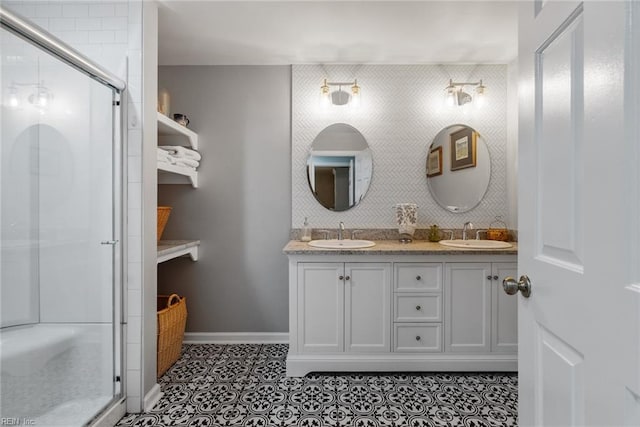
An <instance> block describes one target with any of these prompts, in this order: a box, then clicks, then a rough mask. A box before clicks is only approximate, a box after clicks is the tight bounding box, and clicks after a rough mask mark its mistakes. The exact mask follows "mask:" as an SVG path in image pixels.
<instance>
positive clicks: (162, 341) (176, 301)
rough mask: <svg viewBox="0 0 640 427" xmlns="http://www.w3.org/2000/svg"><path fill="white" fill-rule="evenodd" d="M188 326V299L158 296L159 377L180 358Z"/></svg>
mask: <svg viewBox="0 0 640 427" xmlns="http://www.w3.org/2000/svg"><path fill="white" fill-rule="evenodd" d="M186 324H187V299H186V298H185V297H182V298H180V296H178V294H171V295H158V377H161V376H162V375H163V374H164V373H165V372H166V371H167V369H169V368H170V367H171V366H172V365H173V364H174V363H176V361H177V360H178V359H179V358H180V350H181V349H182V339H183V338H184V328H185V326H186Z"/></svg>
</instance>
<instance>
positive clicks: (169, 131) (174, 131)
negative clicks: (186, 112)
mask: <svg viewBox="0 0 640 427" xmlns="http://www.w3.org/2000/svg"><path fill="white" fill-rule="evenodd" d="M156 114H157V115H158V139H159V142H160V143H161V144H160V145H184V143H185V142H186V143H187V144H189V146H190V147H191V148H193V149H194V150H198V134H197V133H195V132H194V131H192V130H191V129H189V128H187V127H186V126H182V125H180V124H178V123H177V122H176V121H175V120H171V119H170V118H169V117H167V116H165V115H164V114H162V113H156Z"/></svg>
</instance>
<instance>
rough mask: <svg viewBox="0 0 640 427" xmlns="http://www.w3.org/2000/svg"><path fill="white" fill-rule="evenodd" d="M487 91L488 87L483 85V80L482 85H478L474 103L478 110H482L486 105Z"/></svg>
mask: <svg viewBox="0 0 640 427" xmlns="http://www.w3.org/2000/svg"><path fill="white" fill-rule="evenodd" d="M485 90H486V87H485V86H483V85H482V80H480V85H478V87H477V88H476V96H475V99H474V101H475V102H474V103H475V104H476V107H477V108H482V107H483V106H484V104H485V101H486V99H485Z"/></svg>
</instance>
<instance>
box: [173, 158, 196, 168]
mask: <svg viewBox="0 0 640 427" xmlns="http://www.w3.org/2000/svg"><path fill="white" fill-rule="evenodd" d="M175 161H176V165H178V166H186V167H190V168H194V169H195V168H197V167H198V166H200V162H199V161H197V160H192V159H183V158H176V159H175Z"/></svg>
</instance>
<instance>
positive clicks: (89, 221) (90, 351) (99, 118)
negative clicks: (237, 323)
mask: <svg viewBox="0 0 640 427" xmlns="http://www.w3.org/2000/svg"><path fill="white" fill-rule="evenodd" d="M0 13H1V15H0V17H1V23H2V29H1V30H0V52H1V64H0V66H1V68H0V73H1V74H0V81H1V90H0V93H1V95H2V100H1V102H2V107H1V114H2V116H1V146H0V225H1V229H0V233H1V234H0V240H1V251H0V327H1V328H0V419H1V420H2V423H3V424H13V425H36V426H45V425H52V426H76V425H77V426H81V425H85V424H88V423H90V422H91V420H92V419H94V418H95V417H96V416H97V415H98V414H100V413H101V411H103V410H104V409H105V408H107V407H108V406H109V405H111V404H112V403H113V402H115V401H116V400H117V399H119V398H120V397H121V396H122V393H123V388H122V378H121V370H122V366H121V362H122V357H121V354H122V344H121V343H122V339H121V338H122V333H121V327H122V321H121V318H122V310H121V306H122V304H121V300H122V294H121V287H122V285H121V283H122V269H121V265H122V249H121V248H122V246H123V245H122V238H121V236H122V235H123V233H122V224H121V217H122V215H121V212H122V206H121V201H122V164H123V163H122V162H123V156H122V151H121V146H122V141H121V133H122V131H121V115H122V112H121V106H120V99H121V96H122V90H123V89H124V84H123V83H122V82H121V81H120V80H118V79H117V78H115V77H113V76H112V75H110V74H109V73H108V72H106V71H105V70H103V69H102V68H101V67H100V66H98V65H97V64H94V63H92V62H91V61H90V60H88V59H87V58H85V57H83V56H82V55H79V54H78V53H77V52H75V51H73V50H72V49H71V48H69V47H68V46H66V45H64V44H63V43H62V42H60V41H59V40H58V39H56V38H54V37H52V36H51V35H49V34H48V33H46V32H44V31H42V30H41V29H39V28H38V27H35V26H33V25H31V24H30V23H28V22H27V21H25V20H23V19H21V18H20V17H18V16H16V15H14V14H12V13H10V12H9V11H7V10H6V9H1V8H0Z"/></svg>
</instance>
